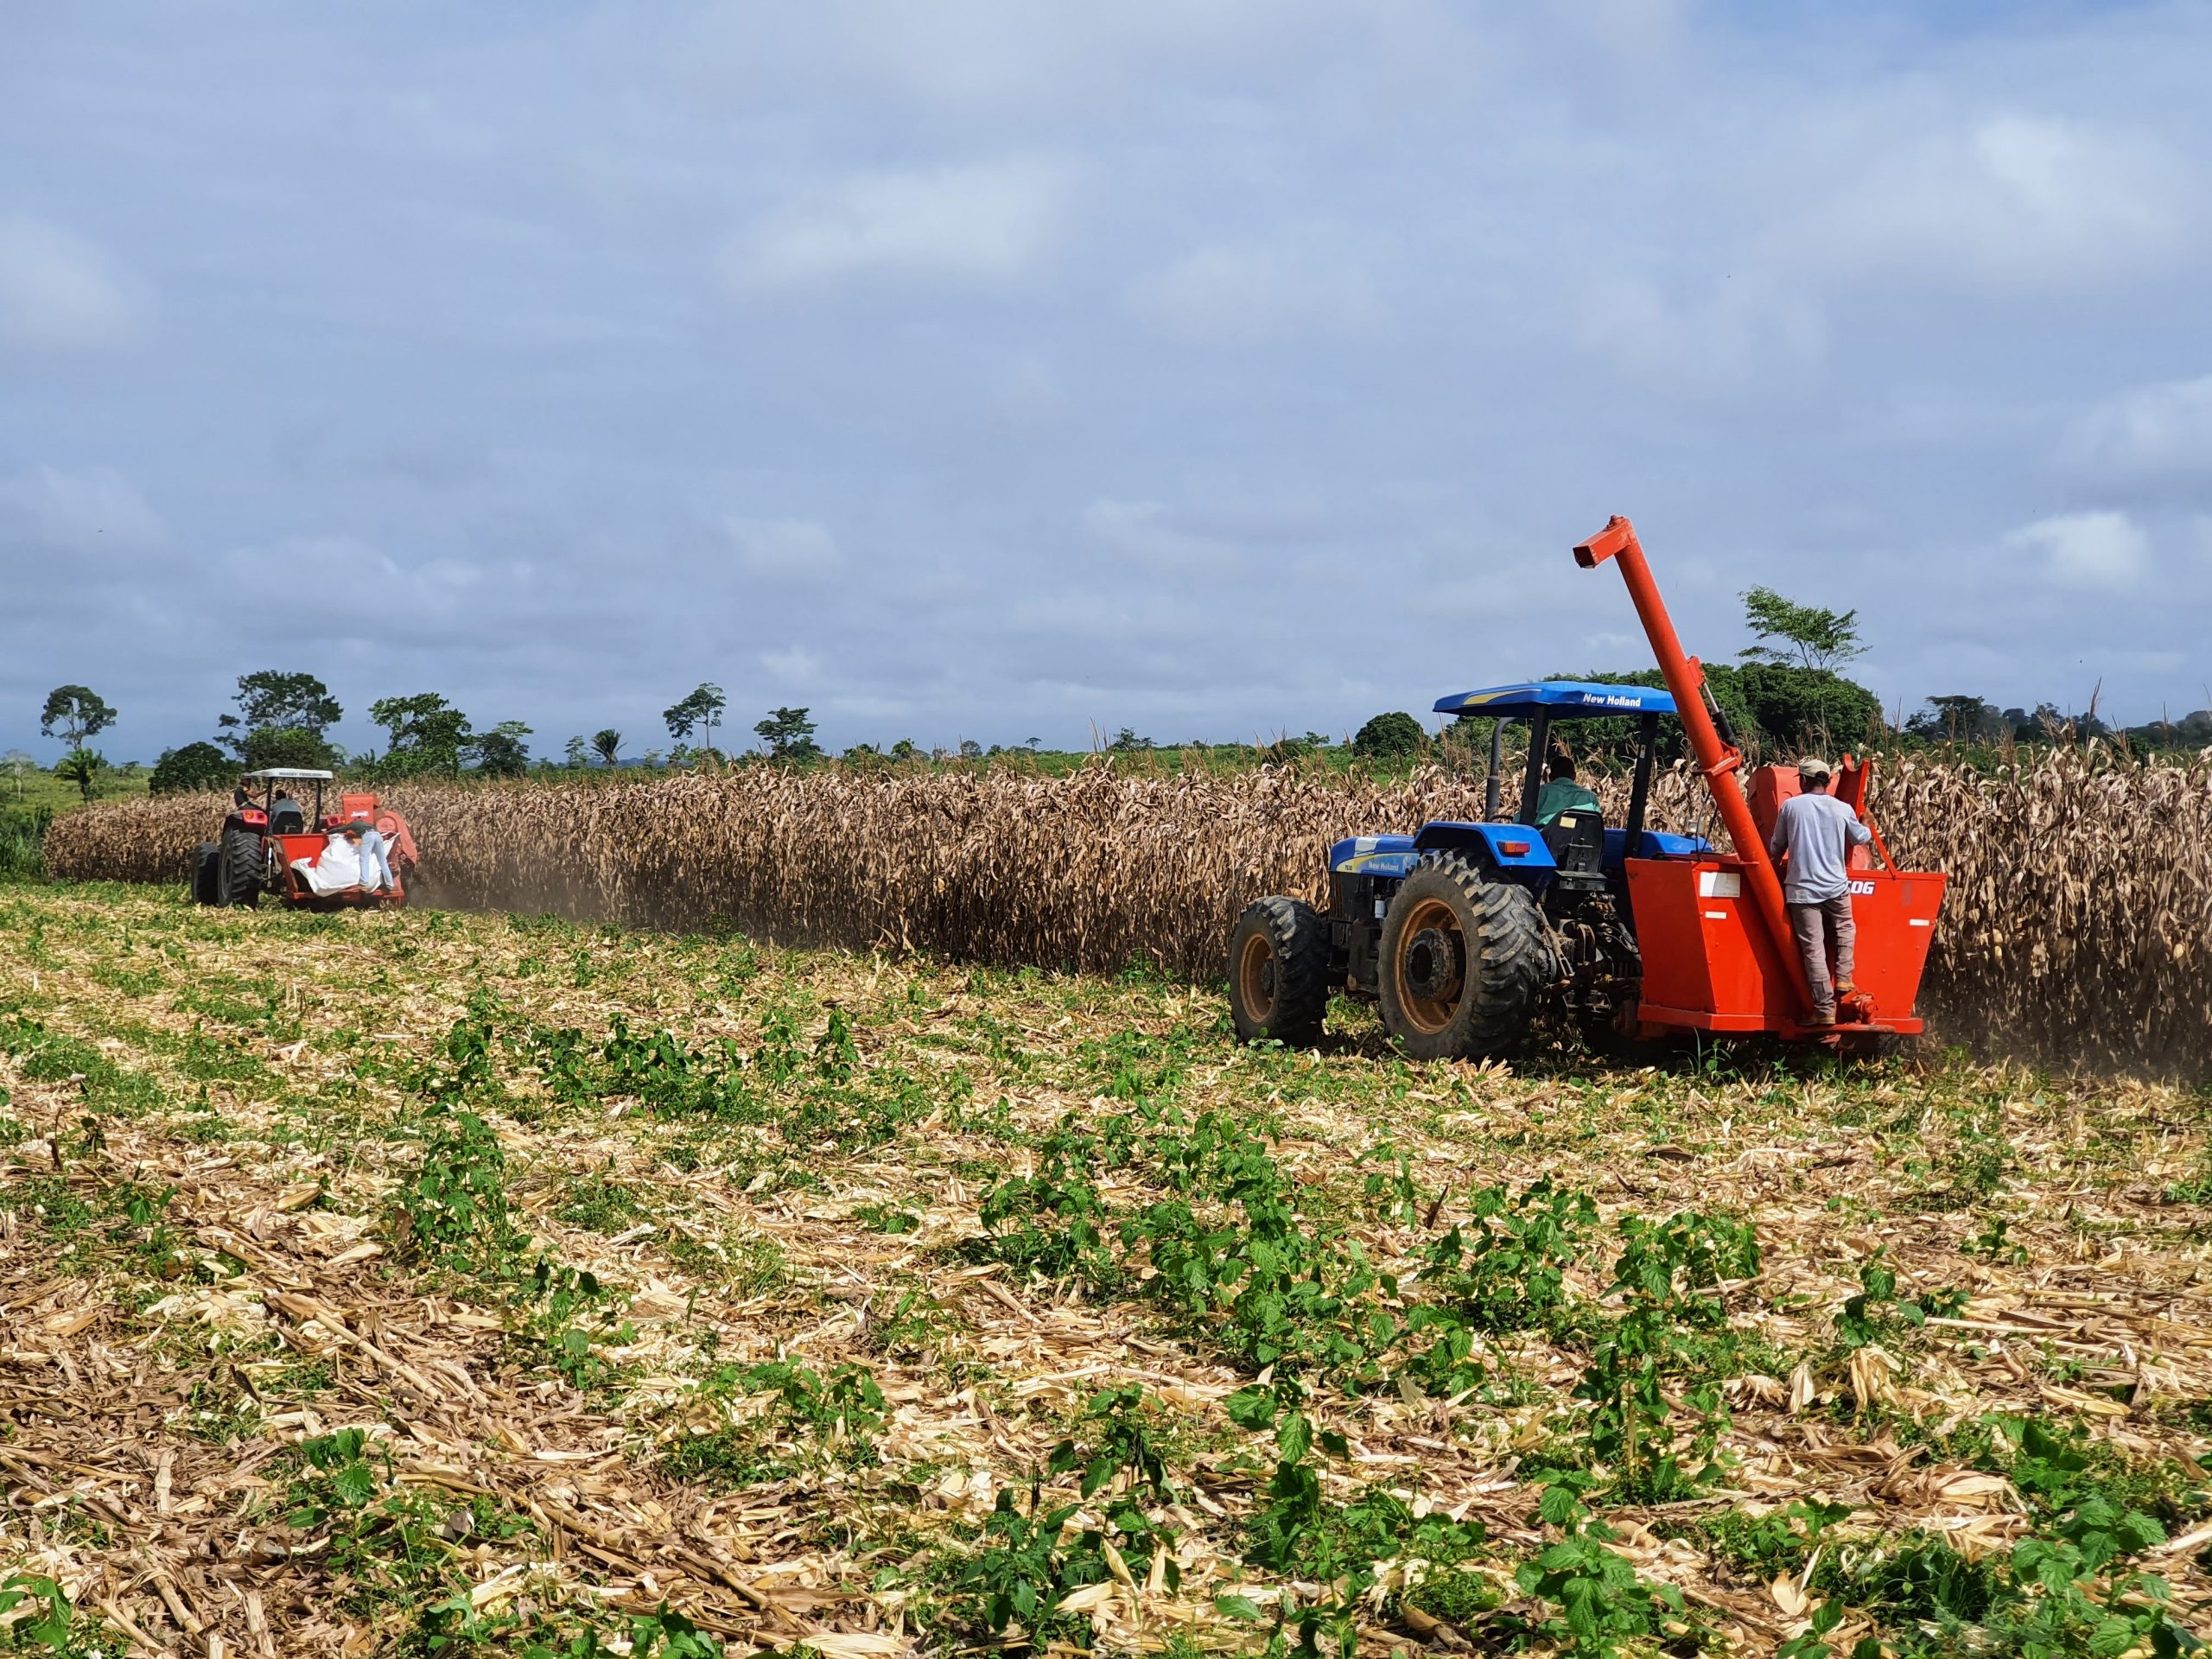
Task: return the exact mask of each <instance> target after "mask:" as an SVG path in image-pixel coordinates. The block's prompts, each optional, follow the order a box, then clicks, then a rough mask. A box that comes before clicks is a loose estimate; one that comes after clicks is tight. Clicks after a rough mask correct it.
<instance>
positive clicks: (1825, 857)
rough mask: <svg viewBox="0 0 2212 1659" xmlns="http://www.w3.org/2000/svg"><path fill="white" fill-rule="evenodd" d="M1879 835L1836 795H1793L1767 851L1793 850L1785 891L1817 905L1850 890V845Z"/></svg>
mask: <svg viewBox="0 0 2212 1659" xmlns="http://www.w3.org/2000/svg"><path fill="white" fill-rule="evenodd" d="M1873 839H1874V835H1873V832H1872V830H1870V829H1867V827H1866V825H1865V824H1863V823H1859V815H1858V814H1857V813H1856V812H1853V810H1851V809H1850V808H1849V807H1847V806H1846V805H1845V804H1843V803H1842V802H1841V801H1839V800H1838V799H1836V798H1835V797H1834V796H1833V795H1827V794H1819V795H1815V794H1811V793H1808V794H1803V795H1793V796H1791V797H1790V798H1789V799H1788V800H1786V801H1784V802H1783V804H1782V810H1781V812H1780V813H1779V814H1778V815H1777V817H1776V818H1775V821H1774V834H1773V835H1772V836H1770V837H1769V838H1768V841H1767V851H1769V852H1770V853H1772V854H1774V855H1776V856H1777V857H1779V856H1780V855H1783V853H1788V854H1789V873H1788V876H1787V879H1786V880H1784V881H1783V888H1782V896H1783V898H1784V899H1787V900H1788V901H1789V903H1791V904H1793V905H1818V904H1822V903H1825V902H1826V901H1827V900H1828V899H1838V898H1840V897H1842V896H1843V895H1844V894H1845V893H1849V892H1850V891H1851V866H1850V857H1851V852H1850V849H1852V848H1853V847H1864V846H1865V845H1866V843H1867V842H1870V841H1872V840H1873Z"/></svg>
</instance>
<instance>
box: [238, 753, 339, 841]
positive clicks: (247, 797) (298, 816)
mask: <svg viewBox="0 0 2212 1659" xmlns="http://www.w3.org/2000/svg"><path fill="white" fill-rule="evenodd" d="M337 776H338V774H337V773H336V772H322V771H319V770H317V769H316V768H315V767H313V766H264V767H262V768H261V769H260V770H259V771H258V772H244V773H241V774H240V775H239V779H238V804H239V805H240V806H242V807H243V806H248V805H250V804H252V803H253V802H254V800H255V798H256V797H258V798H259V804H260V810H261V811H262V812H263V813H264V815H265V819H266V822H267V823H268V826H269V829H270V833H271V834H272V835H302V834H305V833H307V832H308V830H310V829H315V828H318V827H319V826H320V825H321V823H322V786H323V785H325V784H327V783H330V782H332V781H334V779H336V778H337ZM289 784H313V785H315V806H314V809H313V810H312V812H310V811H309V810H308V808H306V807H303V806H301V807H296V806H292V805H289V804H288V805H286V806H285V807H283V809H282V810H279V809H278V807H277V791H278V790H279V789H280V788H283V786H284V785H289ZM253 785H259V788H258V789H256V788H254V787H252V786H253ZM284 793H285V794H287V795H290V794H291V791H290V790H289V789H284ZM295 799H296V797H295ZM280 819H281V820H282V822H279V820H280ZM249 822H251V820H249Z"/></svg>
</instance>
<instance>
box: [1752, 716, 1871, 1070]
mask: <svg viewBox="0 0 2212 1659" xmlns="http://www.w3.org/2000/svg"><path fill="white" fill-rule="evenodd" d="M1797 782H1798V784H1799V786H1800V787H1801V788H1802V790H1803V791H1804V792H1803V793H1802V794H1799V795H1793V796H1791V797H1790V798H1789V799H1788V800H1786V801H1784V802H1783V804H1782V810H1781V811H1780V812H1778V813H1777V815H1776V816H1775V820H1774V834H1773V835H1772V836H1770V837H1769V838H1768V841H1767V851H1769V852H1770V853H1772V854H1773V855H1775V856H1776V857H1777V858H1782V857H1785V856H1786V857H1787V858H1788V860H1789V862H1788V863H1786V864H1785V865H1784V866H1783V880H1782V893H1783V898H1784V899H1787V900H1788V901H1789V929H1790V931H1791V932H1792V933H1794V934H1795V935H1796V938H1797V953H1798V955H1799V956H1801V957H1803V958H1804V961H1805V978H1806V981H1807V982H1808V984H1809V985H1810V986H1811V988H1812V992H1813V1017H1812V1020H1810V1021H1809V1023H1810V1024H1813V1025H1815V1026H1832V1025H1834V1023H1835V1000H1836V997H1837V995H1839V994H1840V995H1845V996H1848V995H1851V992H1852V989H1853V987H1852V983H1851V975H1852V969H1853V960H1852V958H1853V954H1854V952H1855V951H1856V950H1857V947H1858V944H1859V929H1858V925H1856V924H1855V923H1854V922H1853V920H1852V919H1851V849H1853V847H1864V846H1866V844H1867V843H1868V842H1871V841H1872V840H1873V838H1874V837H1873V834H1872V831H1871V830H1869V829H1867V828H1866V825H1865V824H1863V823H1860V822H1859V814H1858V813H1856V812H1854V811H1853V810H1851V808H1849V807H1848V806H1846V805H1845V804H1843V803H1842V802H1841V801H1839V800H1838V799H1836V798H1835V797H1834V796H1833V795H1831V794H1829V793H1828V792H1827V790H1828V763H1827V761H1825V760H1818V759H1816V758H1814V757H1812V756H1808V757H1807V758H1806V759H1804V760H1800V761H1799V762H1798V763H1797ZM1831 957H1833V958H1834V963H1835V976H1834V979H1831V978H1830V977H1829V976H1828V963H1829V960H1830V958H1831Z"/></svg>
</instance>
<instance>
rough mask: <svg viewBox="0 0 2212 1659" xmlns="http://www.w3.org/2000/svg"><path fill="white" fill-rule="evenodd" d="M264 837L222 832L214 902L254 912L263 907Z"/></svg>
mask: <svg viewBox="0 0 2212 1659" xmlns="http://www.w3.org/2000/svg"><path fill="white" fill-rule="evenodd" d="M263 862H264V855H263V853H262V850H261V837H260V836H250V835H248V834H247V833H246V832H245V830H243V829H226V830H224V831H223V842H222V855H221V857H220V858H219V860H218V861H217V863H216V866H215V902H216V903H217V904H219V905H244V906H245V907H246V908H247V909H248V910H251V909H253V908H255V907H256V906H258V905H259V904H260V903H261V867H262V864H263Z"/></svg>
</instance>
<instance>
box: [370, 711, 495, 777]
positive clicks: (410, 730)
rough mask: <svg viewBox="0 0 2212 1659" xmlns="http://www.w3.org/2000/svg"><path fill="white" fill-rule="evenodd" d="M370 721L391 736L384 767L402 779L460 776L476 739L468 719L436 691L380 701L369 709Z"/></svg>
mask: <svg viewBox="0 0 2212 1659" xmlns="http://www.w3.org/2000/svg"><path fill="white" fill-rule="evenodd" d="M369 718H370V719H371V720H372V721H375V722H376V723H377V724H378V725H379V726H381V727H383V728H385V731H386V732H388V733H390V734H391V747H389V748H387V749H386V750H385V765H386V766H387V767H388V768H389V769H390V770H391V771H392V772H394V773H395V774H397V775H399V776H402V777H404V776H406V775H408V774H410V773H412V772H446V773H448V774H449V775H450V774H457V773H458V772H460V771H461V754H462V753H463V752H464V751H465V750H467V748H468V747H470V740H471V738H472V737H473V735H474V734H473V733H472V732H471V731H470V729H469V724H468V716H467V715H464V714H463V713H461V710H460V709H456V708H454V706H453V705H452V704H451V703H449V702H447V701H446V700H445V699H444V698H443V697H442V696H439V695H438V694H437V693H436V692H435V691H418V692H416V694H415V695H414V696H409V697H378V699H377V700H376V701H375V702H372V703H371V704H370V705H369Z"/></svg>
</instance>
